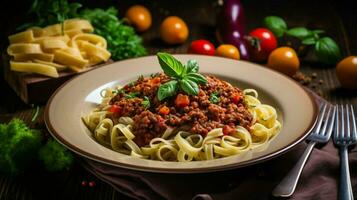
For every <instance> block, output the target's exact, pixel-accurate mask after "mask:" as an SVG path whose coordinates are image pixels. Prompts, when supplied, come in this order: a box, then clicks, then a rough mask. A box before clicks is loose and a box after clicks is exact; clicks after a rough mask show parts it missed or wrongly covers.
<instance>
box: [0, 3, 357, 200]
mask: <svg viewBox="0 0 357 200" xmlns="http://www.w3.org/2000/svg"><path fill="white" fill-rule="evenodd" d="M19 2H20V1H17V3H19ZM25 2H27V3H24V4H21V6H20V9H22V10H24V9H26V8H27V7H28V5H29V1H25ZM97 2H98V1H97ZM134 2H139V3H143V4H144V5H146V6H148V7H149V8H150V10H151V11H152V15H153V19H154V20H153V26H152V27H151V28H150V30H149V31H147V32H145V33H143V34H142V35H141V36H142V37H143V40H144V45H145V46H146V48H147V49H148V52H149V54H155V53H156V52H157V51H167V52H171V53H186V52H187V48H188V45H189V43H190V41H192V40H194V39H201V38H204V39H209V40H211V41H213V42H214V43H216V44H217V42H216V40H215V39H214V30H215V13H216V11H217V2H216V1H204V0H200V1H198V0H197V1H189V3H188V1H184V0H175V1H165V0H162V1H130V2H129V1H126V2H121V1H120V3H118V2H117V1H107V2H105V3H102V4H103V5H102V6H104V7H106V6H109V5H114V6H116V7H118V8H119V11H120V13H121V14H123V13H125V10H126V9H127V8H128V6H129V5H132V4H134ZM352 2H353V1H352V0H351V1H348V0H342V1H339V2H338V3H337V2H334V1H332V0H331V1H326V0H325V1H322V0H319V1H314V0H300V1H283V0H267V1H262V0H243V4H244V7H245V12H246V18H247V30H252V29H253V28H256V27H259V26H262V20H263V18H264V16H266V15H271V14H275V15H279V16H282V17H283V18H285V19H286V20H287V22H288V25H290V26H307V27H309V28H316V29H324V30H325V31H326V33H328V35H329V36H331V37H333V38H334V39H335V40H336V41H337V43H338V44H340V47H341V50H342V52H343V54H344V55H345V56H346V55H353V54H354V55H356V54H357V39H355V38H354V37H353V36H356V35H357V28H356V27H355V20H356V19H357V12H356V10H357V7H356V6H354V5H353V4H352ZM21 3H22V1H21ZM87 3H88V2H87ZM87 3H86V2H84V3H83V4H84V5H87ZM88 4H91V5H92V6H93V5H94V4H95V1H91V2H89V3H88ZM12 5H16V1H15V2H14V1H13V2H12V3H10V5H7V4H5V5H4V6H3V7H2V8H1V11H2V12H1V14H0V17H1V19H5V16H6V19H9V20H5V21H3V22H1V26H0V27H1V33H0V35H1V40H0V42H1V47H2V49H4V47H5V46H6V40H7V39H6V36H7V35H8V34H9V33H11V32H12V31H13V27H14V24H16V23H17V22H18V21H20V18H19V17H18V16H12V14H7V13H9V10H10V11H11V10H14V8H13V6H12ZM10 13H11V12H10ZM169 15H178V16H180V17H182V18H183V19H184V20H185V21H186V22H187V24H188V26H189V28H190V37H189V39H188V41H187V42H186V43H185V44H183V45H179V46H167V45H164V44H163V43H162V42H161V41H160V39H159V35H158V27H159V25H160V22H161V21H162V19H163V18H164V17H165V16H169ZM301 71H302V72H304V73H305V74H311V73H316V74H317V76H318V78H317V79H316V80H319V79H321V80H323V84H321V85H318V90H320V92H321V94H322V96H323V97H324V98H326V99H327V100H329V101H331V102H334V103H337V102H339V103H342V102H343V103H347V102H351V103H353V104H354V105H355V106H356V105H357V92H354V93H353V92H351V91H345V90H343V89H341V88H340V85H339V83H338V80H337V78H336V75H335V68H334V67H327V66H324V65H322V64H319V63H316V62H314V58H313V57H312V56H311V55H310V54H308V55H307V56H305V57H304V58H303V59H302V66H301ZM0 75H1V78H0V91H1V95H0V97H1V98H0V122H8V121H9V120H10V119H11V118H13V117H18V118H21V119H24V120H25V121H26V122H28V123H30V119H31V117H32V114H33V112H34V108H33V107H31V106H29V105H25V104H24V103H22V102H21V100H20V98H18V97H17V96H16V94H15V93H14V92H13V91H12V90H11V89H10V87H9V86H8V85H7V84H6V83H5V82H4V80H3V78H2V77H3V75H2V74H0ZM42 108H43V107H42ZM41 111H43V109H41ZM36 126H37V127H38V126H40V127H42V128H43V129H44V124H43V120H42V119H41V118H40V120H39V122H37V125H36ZM82 180H86V181H92V180H93V181H95V182H96V186H95V187H93V188H90V187H82V186H81V182H82ZM267 198H268V197H267ZM0 199H127V198H126V197H125V196H123V195H122V194H120V193H118V192H116V191H115V190H113V189H112V187H111V186H109V185H107V184H106V183H103V182H101V181H99V180H98V179H97V178H95V177H94V176H93V175H91V174H89V173H88V172H87V171H85V170H84V169H83V168H82V167H81V166H80V165H79V164H78V162H77V163H75V164H74V166H73V167H72V168H71V169H69V170H67V171H63V172H57V173H49V172H45V171H43V170H41V169H40V168H38V169H34V170H33V171H31V172H28V173H26V174H24V175H21V176H18V177H12V178H10V177H6V176H3V175H0Z"/></svg>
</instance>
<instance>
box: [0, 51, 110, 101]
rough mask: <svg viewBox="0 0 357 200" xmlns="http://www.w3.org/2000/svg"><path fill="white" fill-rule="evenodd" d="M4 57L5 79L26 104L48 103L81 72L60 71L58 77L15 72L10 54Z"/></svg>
mask: <svg viewBox="0 0 357 200" xmlns="http://www.w3.org/2000/svg"><path fill="white" fill-rule="evenodd" d="M2 57H3V59H2V61H3V69H4V79H5V81H6V82H7V83H8V84H9V86H10V87H11V88H12V89H13V90H14V91H15V92H16V94H17V95H18V96H19V97H20V98H21V99H22V100H23V101H24V102H25V103H26V104H41V103H46V101H47V100H48V99H49V98H50V97H51V95H52V94H53V92H54V91H55V90H56V89H57V88H58V87H60V86H61V85H62V84H63V83H64V82H66V81H67V80H69V79H71V78H73V77H74V76H76V75H78V74H79V73H75V72H73V71H70V70H65V71H61V72H59V73H58V74H59V77H58V78H52V77H47V76H43V75H40V74H29V73H21V72H15V71H11V69H10V64H9V61H10V58H9V56H7V55H5V54H4V55H3V56H2ZM111 62H112V61H111V60H110V61H108V62H106V63H103V64H99V65H96V66H92V67H90V68H89V69H88V70H91V69H94V68H96V67H100V66H103V65H105V64H109V63H111Z"/></svg>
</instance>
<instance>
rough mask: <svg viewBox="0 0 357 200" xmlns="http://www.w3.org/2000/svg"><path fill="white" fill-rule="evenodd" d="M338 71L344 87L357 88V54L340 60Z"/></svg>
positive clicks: (338, 76)
mask: <svg viewBox="0 0 357 200" xmlns="http://www.w3.org/2000/svg"><path fill="white" fill-rule="evenodd" d="M336 73H337V78H338V80H339V81H340V83H341V85H342V87H344V88H347V89H357V56H349V57H347V58H345V59H343V60H342V61H340V62H339V63H338V64H337V67H336Z"/></svg>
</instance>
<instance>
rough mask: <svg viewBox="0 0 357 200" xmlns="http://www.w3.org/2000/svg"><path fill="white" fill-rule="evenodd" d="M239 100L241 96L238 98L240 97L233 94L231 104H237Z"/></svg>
mask: <svg viewBox="0 0 357 200" xmlns="http://www.w3.org/2000/svg"><path fill="white" fill-rule="evenodd" d="M240 100H241V96H240V95H238V94H234V95H233V96H232V102H233V103H235V104H237V103H239V102H240Z"/></svg>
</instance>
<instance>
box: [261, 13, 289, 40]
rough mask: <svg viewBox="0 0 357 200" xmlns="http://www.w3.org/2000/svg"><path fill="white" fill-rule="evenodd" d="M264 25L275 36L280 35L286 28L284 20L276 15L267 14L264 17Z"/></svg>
mask: <svg viewBox="0 0 357 200" xmlns="http://www.w3.org/2000/svg"><path fill="white" fill-rule="evenodd" d="M264 26H265V27H267V28H268V29H269V30H271V31H272V32H273V33H274V35H275V36H276V37H281V36H283V35H284V32H285V31H286V30H287V29H288V26H287V25H286V23H285V21H284V20H283V19H282V18H280V17H277V16H268V17H265V18H264Z"/></svg>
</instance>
